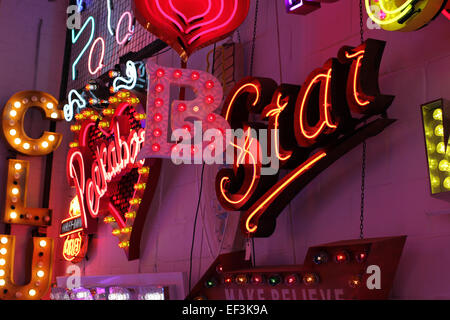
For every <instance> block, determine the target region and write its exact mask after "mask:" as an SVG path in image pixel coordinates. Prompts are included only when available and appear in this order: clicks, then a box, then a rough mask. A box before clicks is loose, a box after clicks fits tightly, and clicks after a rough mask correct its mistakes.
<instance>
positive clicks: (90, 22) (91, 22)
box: [72, 0, 135, 80]
mask: <svg viewBox="0 0 450 320" xmlns="http://www.w3.org/2000/svg"><path fill="white" fill-rule="evenodd" d="M106 2H107V11H108V14H107V26H108V33H109V35H110V36H111V37H114V38H115V40H116V42H117V44H118V45H120V46H121V45H125V44H126V43H127V42H128V41H129V40H130V39H131V37H132V36H133V34H134V31H135V26H134V18H133V16H132V14H131V12H129V11H125V12H124V13H122V16H121V17H120V18H119V20H118V22H117V27H116V29H115V30H114V29H113V28H112V26H111V11H112V0H106ZM77 5H78V8H79V11H81V10H80V8H84V6H83V2H82V1H80V2H77ZM125 19H127V20H128V23H127V28H126V32H125V35H122V38H121V37H120V29H121V26H122V24H123V23H124V20H125ZM88 26H89V27H90V33H89V38H88V40H87V42H86V44H85V45H84V46H83V48H82V49H81V51H80V53H79V54H78V55H77V57H76V58H75V60H74V61H73V63H72V80H76V79H77V66H78V64H79V62H80V61H81V59H82V58H83V56H84V55H85V53H86V52H87V50H88V49H89V47H90V49H89V57H88V63H87V69H88V71H89V73H90V74H91V75H95V74H97V73H98V72H100V71H101V70H102V69H103V67H104V66H105V65H104V63H103V62H104V57H105V39H104V38H102V37H98V38H96V39H95V40H94V34H95V19H94V17H92V16H89V17H88V18H87V19H86V21H85V22H84V24H83V26H82V27H81V29H80V30H79V31H78V33H76V32H75V30H74V29H72V44H75V43H77V42H78V40H79V39H80V37H81V35H82V34H83V33H84V32H85V31H86V30H87V28H88ZM97 47H99V48H100V55H99V57H98V62H97V64H96V66H93V62H92V60H93V58H94V51H95V49H96V48H97Z"/></svg>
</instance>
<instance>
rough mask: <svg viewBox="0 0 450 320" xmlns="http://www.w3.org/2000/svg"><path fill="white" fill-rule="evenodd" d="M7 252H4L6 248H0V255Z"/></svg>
mask: <svg viewBox="0 0 450 320" xmlns="http://www.w3.org/2000/svg"><path fill="white" fill-rule="evenodd" d="M7 252H8V250H6V248H1V249H0V254H2V255H5V254H6V253H7Z"/></svg>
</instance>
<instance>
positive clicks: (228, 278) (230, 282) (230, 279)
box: [223, 276, 233, 284]
mask: <svg viewBox="0 0 450 320" xmlns="http://www.w3.org/2000/svg"><path fill="white" fill-rule="evenodd" d="M223 282H224V283H225V284H232V283H233V277H232V276H226V277H225V278H224V279H223Z"/></svg>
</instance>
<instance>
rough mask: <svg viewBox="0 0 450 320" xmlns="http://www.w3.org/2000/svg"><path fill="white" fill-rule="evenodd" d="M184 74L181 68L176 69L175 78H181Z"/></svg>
mask: <svg viewBox="0 0 450 320" xmlns="http://www.w3.org/2000/svg"><path fill="white" fill-rule="evenodd" d="M182 75H183V73H182V72H181V70H175V72H174V73H173V77H174V78H175V79H179V78H181V76H182Z"/></svg>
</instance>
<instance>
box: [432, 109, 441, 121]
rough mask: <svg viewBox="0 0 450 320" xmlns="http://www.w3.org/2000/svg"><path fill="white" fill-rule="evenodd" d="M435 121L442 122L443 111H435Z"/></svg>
mask: <svg viewBox="0 0 450 320" xmlns="http://www.w3.org/2000/svg"><path fill="white" fill-rule="evenodd" d="M433 119H434V120H442V109H436V110H434V111H433Z"/></svg>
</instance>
